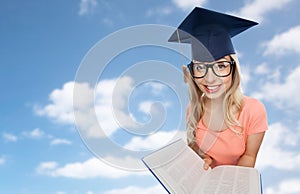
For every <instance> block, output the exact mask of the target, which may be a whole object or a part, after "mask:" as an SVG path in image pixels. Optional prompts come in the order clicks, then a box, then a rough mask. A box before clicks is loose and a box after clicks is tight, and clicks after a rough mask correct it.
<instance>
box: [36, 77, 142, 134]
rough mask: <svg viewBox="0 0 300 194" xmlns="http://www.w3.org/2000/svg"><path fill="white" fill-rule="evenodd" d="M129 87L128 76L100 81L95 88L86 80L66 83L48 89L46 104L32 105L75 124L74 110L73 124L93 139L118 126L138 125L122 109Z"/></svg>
mask: <svg viewBox="0 0 300 194" xmlns="http://www.w3.org/2000/svg"><path fill="white" fill-rule="evenodd" d="M74 88H75V92H74ZM132 88H133V80H132V79H131V78H130V77H122V78H120V79H107V80H102V81H100V82H99V83H98V84H97V86H96V87H95V90H94V89H93V88H92V87H90V86H89V84H87V83H76V82H68V83H65V84H64V85H63V87H62V88H61V89H55V90H54V91H53V92H51V94H50V98H49V100H50V103H49V104H48V105H46V106H44V107H38V106H35V112H36V113H37V114H38V115H40V116H47V117H50V118H51V119H53V120H54V121H56V122H60V123H64V124H74V123H75V119H74V109H75V116H76V125H77V127H78V128H79V129H80V130H81V132H85V135H87V136H88V137H94V138H97V137H105V136H110V135H111V134H113V133H114V132H115V131H116V130H117V129H118V128H120V125H122V127H136V126H137V124H136V122H135V119H134V118H133V117H132V115H130V114H128V113H127V112H126V111H125V112H124V109H125V108H127V106H126V105H127V99H128V96H129V94H130V92H131V91H132ZM73 95H74V98H73ZM73 103H74V109H73ZM95 113H96V115H95ZM95 116H97V117H95ZM102 130H103V131H104V132H105V133H103V131H102Z"/></svg>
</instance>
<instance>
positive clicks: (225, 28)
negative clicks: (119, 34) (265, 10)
mask: <svg viewBox="0 0 300 194" xmlns="http://www.w3.org/2000/svg"><path fill="white" fill-rule="evenodd" d="M256 24H257V23H255V22H252V21H249V20H245V19H242V18H237V17H234V16H230V15H226V14H222V13H218V12H214V11H210V10H206V9H203V8H195V9H194V10H193V11H192V12H191V13H190V14H189V15H188V16H187V18H186V19H185V20H184V21H183V22H182V23H181V25H180V26H179V27H178V29H179V30H180V31H179V30H177V31H176V32H175V33H174V34H173V35H172V36H171V38H170V39H169V41H172V42H174V41H178V42H179V43H181V42H185V43H190V44H191V45H192V61H191V63H190V64H189V65H188V69H189V72H187V69H186V67H183V70H184V74H185V79H186V81H187V82H188V85H189V91H190V103H189V106H188V109H187V141H188V144H189V146H190V147H191V148H192V149H193V150H194V151H195V152H196V153H197V154H198V155H199V156H201V157H202V158H203V160H204V161H205V163H204V169H206V170H207V169H208V168H209V167H212V168H214V167H215V166H218V165H224V164H229V165H240V166H248V167H254V165H255V161H256V156H257V153H258V151H259V148H260V145H261V143H262V141H263V137H264V133H265V131H266V130H267V128H268V126H267V115H266V110H265V108H264V105H263V104H262V103H261V102H259V101H258V100H257V99H254V98H251V97H247V96H245V95H243V94H242V91H241V87H240V84H241V76H240V65H239V62H238V59H237V57H236V55H235V51H234V49H233V45H232V42H231V38H232V37H233V36H235V35H237V34H239V33H240V32H242V31H244V30H245V29H247V28H249V27H251V26H254V25H256ZM187 33H188V34H187ZM176 36H177V38H176ZM181 37H184V38H181Z"/></svg>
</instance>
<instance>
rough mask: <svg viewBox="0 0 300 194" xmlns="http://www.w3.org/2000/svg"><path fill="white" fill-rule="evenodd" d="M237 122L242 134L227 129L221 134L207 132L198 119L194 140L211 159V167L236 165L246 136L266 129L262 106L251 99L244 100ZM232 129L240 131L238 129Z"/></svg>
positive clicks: (244, 147)
mask: <svg viewBox="0 0 300 194" xmlns="http://www.w3.org/2000/svg"><path fill="white" fill-rule="evenodd" d="M238 121H239V122H240V124H241V125H242V126H243V130H244V131H243V134H238V133H235V132H234V131H232V130H230V129H229V128H228V129H226V130H224V131H221V132H215V131H212V130H209V129H207V128H206V127H205V125H204V124H203V121H202V119H200V121H199V123H198V125H197V129H196V140H197V144H198V146H199V147H200V149H201V150H202V151H204V152H205V153H207V154H208V155H209V156H211V157H212V158H213V163H212V165H211V166H212V167H215V166H218V165H224V164H229V165H236V164H237V163H238V161H239V158H240V157H241V156H242V155H243V153H244V152H245V149H246V143H247V137H248V135H251V134H255V133H259V132H263V131H266V130H267V129H268V123H267V114H266V109H265V107H264V105H263V104H262V103H261V102H260V101H258V100H257V99H254V98H251V97H245V98H244V102H243V108H242V111H241V113H240V116H239V118H238ZM234 129H235V130H237V131H241V128H240V127H234Z"/></svg>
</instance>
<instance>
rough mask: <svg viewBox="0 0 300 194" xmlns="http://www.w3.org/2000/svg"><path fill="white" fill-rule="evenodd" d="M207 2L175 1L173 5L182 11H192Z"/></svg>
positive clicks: (201, 0)
mask: <svg viewBox="0 0 300 194" xmlns="http://www.w3.org/2000/svg"><path fill="white" fill-rule="evenodd" d="M206 2H207V0H173V3H174V4H175V5H176V6H177V7H179V8H180V9H183V10H187V9H192V8H194V7H195V6H200V7H201V6H203V5H204V4H205V3H206Z"/></svg>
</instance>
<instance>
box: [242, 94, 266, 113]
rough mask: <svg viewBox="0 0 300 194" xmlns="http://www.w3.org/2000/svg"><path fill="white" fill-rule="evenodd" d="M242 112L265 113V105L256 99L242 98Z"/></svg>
mask: <svg viewBox="0 0 300 194" xmlns="http://www.w3.org/2000/svg"><path fill="white" fill-rule="evenodd" d="M242 110H247V111H251V112H252V111H254V112H257V111H259V112H261V111H265V105H264V104H263V103H262V102H261V101H260V100H258V99H256V98H253V97H249V96H244V99H243V105H242Z"/></svg>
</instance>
